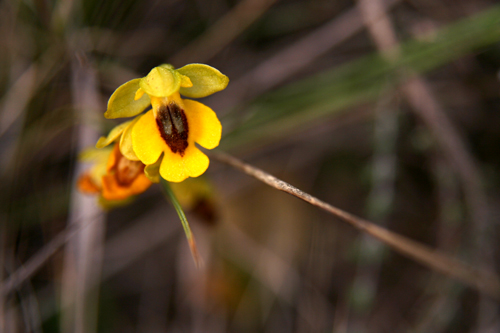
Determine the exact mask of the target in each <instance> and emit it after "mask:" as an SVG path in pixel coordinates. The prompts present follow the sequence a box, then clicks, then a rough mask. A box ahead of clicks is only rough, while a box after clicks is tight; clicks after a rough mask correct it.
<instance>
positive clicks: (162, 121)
mask: <svg viewBox="0 0 500 333" xmlns="http://www.w3.org/2000/svg"><path fill="white" fill-rule="evenodd" d="M156 124H157V125H158V129H159V130H160V134H161V137H162V138H163V140H165V143H166V144H167V145H168V146H169V148H170V150H172V152H173V153H179V154H181V156H184V151H185V150H186V148H187V146H188V141H187V139H188V133H189V126H188V122H187V118H186V114H185V113H184V110H182V109H181V108H180V107H179V106H178V105H177V104H175V103H170V104H168V105H162V106H161V107H160V108H159V109H158V111H157V114H156Z"/></svg>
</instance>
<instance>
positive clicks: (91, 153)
mask: <svg viewBox="0 0 500 333" xmlns="http://www.w3.org/2000/svg"><path fill="white" fill-rule="evenodd" d="M119 146H120V145H119V144H118V143H116V144H115V146H114V148H113V149H110V148H105V149H102V150H93V149H89V150H87V151H85V152H84V153H83V154H82V156H81V159H82V160H84V161H91V162H93V163H94V165H93V167H92V168H90V170H89V171H87V172H85V173H83V174H82V175H81V176H80V178H79V179H78V183H77V187H78V189H79V190H80V191H81V192H83V193H87V194H99V195H100V200H99V202H100V203H101V205H103V206H104V207H106V208H109V207H111V206H115V205H117V204H120V203H122V202H123V203H126V202H128V201H127V200H128V199H129V198H130V197H131V196H133V195H136V194H139V193H142V192H144V191H145V190H147V189H148V188H149V186H151V184H152V183H151V181H150V180H149V179H148V178H147V177H146V175H145V174H144V164H143V163H142V162H140V161H133V160H129V159H128V158H126V157H125V156H123V154H122V153H121V152H120V148H119Z"/></svg>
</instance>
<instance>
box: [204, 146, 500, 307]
mask: <svg viewBox="0 0 500 333" xmlns="http://www.w3.org/2000/svg"><path fill="white" fill-rule="evenodd" d="M209 155H210V156H211V157H212V158H214V159H216V160H218V161H220V162H223V163H226V164H228V165H230V166H232V167H234V168H236V169H238V170H240V171H243V172H244V173H246V174H248V175H250V176H252V177H254V178H256V179H258V180H260V181H262V182H263V183H265V184H267V185H269V186H271V187H274V188H275V189H277V190H280V191H283V192H286V193H288V194H291V195H293V196H295V197H297V198H299V199H301V200H304V201H305V202H308V203H310V204H311V205H313V206H316V207H319V208H321V209H323V210H325V211H327V212H329V213H330V214H332V215H334V216H336V217H338V218H339V219H341V220H342V221H344V222H347V223H349V224H350V225H352V226H353V227H355V228H356V229H358V230H360V231H362V232H365V233H367V234H369V235H371V236H373V237H375V238H376V239H378V240H379V241H381V242H383V243H384V244H385V245H387V246H389V247H390V248H392V249H393V250H395V251H397V252H399V253H401V254H402V255H404V256H406V257H408V258H410V259H412V260H415V261H417V262H419V263H421V264H422V265H424V266H426V267H428V268H431V269H433V270H435V271H437V272H440V273H442V274H445V275H447V276H449V277H452V278H454V279H456V280H459V281H461V282H463V283H465V284H467V285H469V286H471V287H473V288H476V289H477V290H479V291H481V292H483V293H485V294H486V295H489V296H491V297H493V298H495V299H500V278H499V277H498V276H497V275H495V274H494V273H491V272H489V271H485V270H479V269H476V268H474V267H471V266H469V265H467V264H465V263H463V262H461V261H459V260H457V259H454V258H451V257H449V256H447V255H445V254H444V253H442V252H440V251H438V250H433V249H431V248H430V247H428V246H426V245H424V244H421V243H419V242H416V241H413V240H411V239H409V238H406V237H404V236H401V235H399V234H396V233H394V232H392V231H389V230H387V229H384V228H382V227H379V226H377V225H375V224H374V223H372V222H369V221H366V220H363V219H361V218H358V217H356V216H354V215H352V214H350V213H347V212H345V211H343V210H341V209H339V208H336V207H334V206H332V205H330V204H328V203H326V202H324V201H321V200H319V199H318V198H315V197H313V196H312V195H310V194H308V193H306V192H303V191H301V190H299V189H298V188H296V187H294V186H292V185H290V184H288V183H286V182H284V181H282V180H280V179H278V178H276V177H274V176H272V175H270V174H268V173H267V172H265V171H262V170H260V169H258V168H256V167H254V166H251V165H249V164H247V163H244V162H242V161H240V160H239V159H237V158H235V157H232V156H230V155H228V154H225V153H221V152H209Z"/></svg>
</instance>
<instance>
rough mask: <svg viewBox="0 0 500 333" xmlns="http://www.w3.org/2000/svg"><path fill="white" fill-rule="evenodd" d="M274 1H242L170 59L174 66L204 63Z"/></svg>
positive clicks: (274, 0)
mask: <svg viewBox="0 0 500 333" xmlns="http://www.w3.org/2000/svg"><path fill="white" fill-rule="evenodd" d="M274 2H276V0H243V1H241V2H239V3H238V4H237V5H236V6H235V7H234V8H233V9H232V10H231V11H230V12H228V13H227V14H226V15H225V16H224V17H222V18H221V19H220V20H219V21H217V22H216V23H215V24H214V25H212V26H211V27H210V28H209V29H208V30H207V31H206V32H205V33H204V34H203V35H201V36H200V37H198V39H196V40H195V41H194V42H192V43H191V44H190V45H188V46H187V47H186V48H184V49H182V50H181V51H179V52H178V53H177V54H175V55H174V56H172V57H171V58H170V62H171V63H172V64H174V65H179V64H184V63H190V62H206V61H207V60H209V59H210V58H212V57H213V56H214V55H216V54H217V53H219V52H220V51H221V50H222V49H223V48H224V47H225V46H226V45H228V44H229V43H230V42H231V41H233V40H234V39H235V38H236V37H237V36H238V35H239V34H241V33H242V32H243V31H244V30H245V29H246V28H248V27H249V26H250V24H252V23H253V22H255V21H256V20H257V19H258V18H259V17H260V16H261V15H262V14H264V13H265V12H266V11H267V10H268V9H269V7H271V5H272V4H273V3H274Z"/></svg>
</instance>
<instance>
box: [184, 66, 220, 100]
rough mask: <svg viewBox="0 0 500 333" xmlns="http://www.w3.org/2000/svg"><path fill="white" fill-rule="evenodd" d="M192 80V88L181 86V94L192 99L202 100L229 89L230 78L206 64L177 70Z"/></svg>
mask: <svg viewBox="0 0 500 333" xmlns="http://www.w3.org/2000/svg"><path fill="white" fill-rule="evenodd" d="M177 72H178V73H180V74H182V75H185V76H187V77H189V78H190V79H191V83H192V86H191V87H184V86H182V85H181V88H180V90H179V92H180V93H181V94H182V95H184V96H186V97H192V98H201V97H206V96H208V95H211V94H213V93H216V92H218V91H221V90H223V89H225V88H226V87H227V84H228V83H229V78H228V77H227V76H225V75H224V74H222V73H221V72H219V71H218V70H217V69H215V68H213V67H211V66H208V65H204V64H189V65H186V66H184V67H181V68H179V69H178V70H177Z"/></svg>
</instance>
